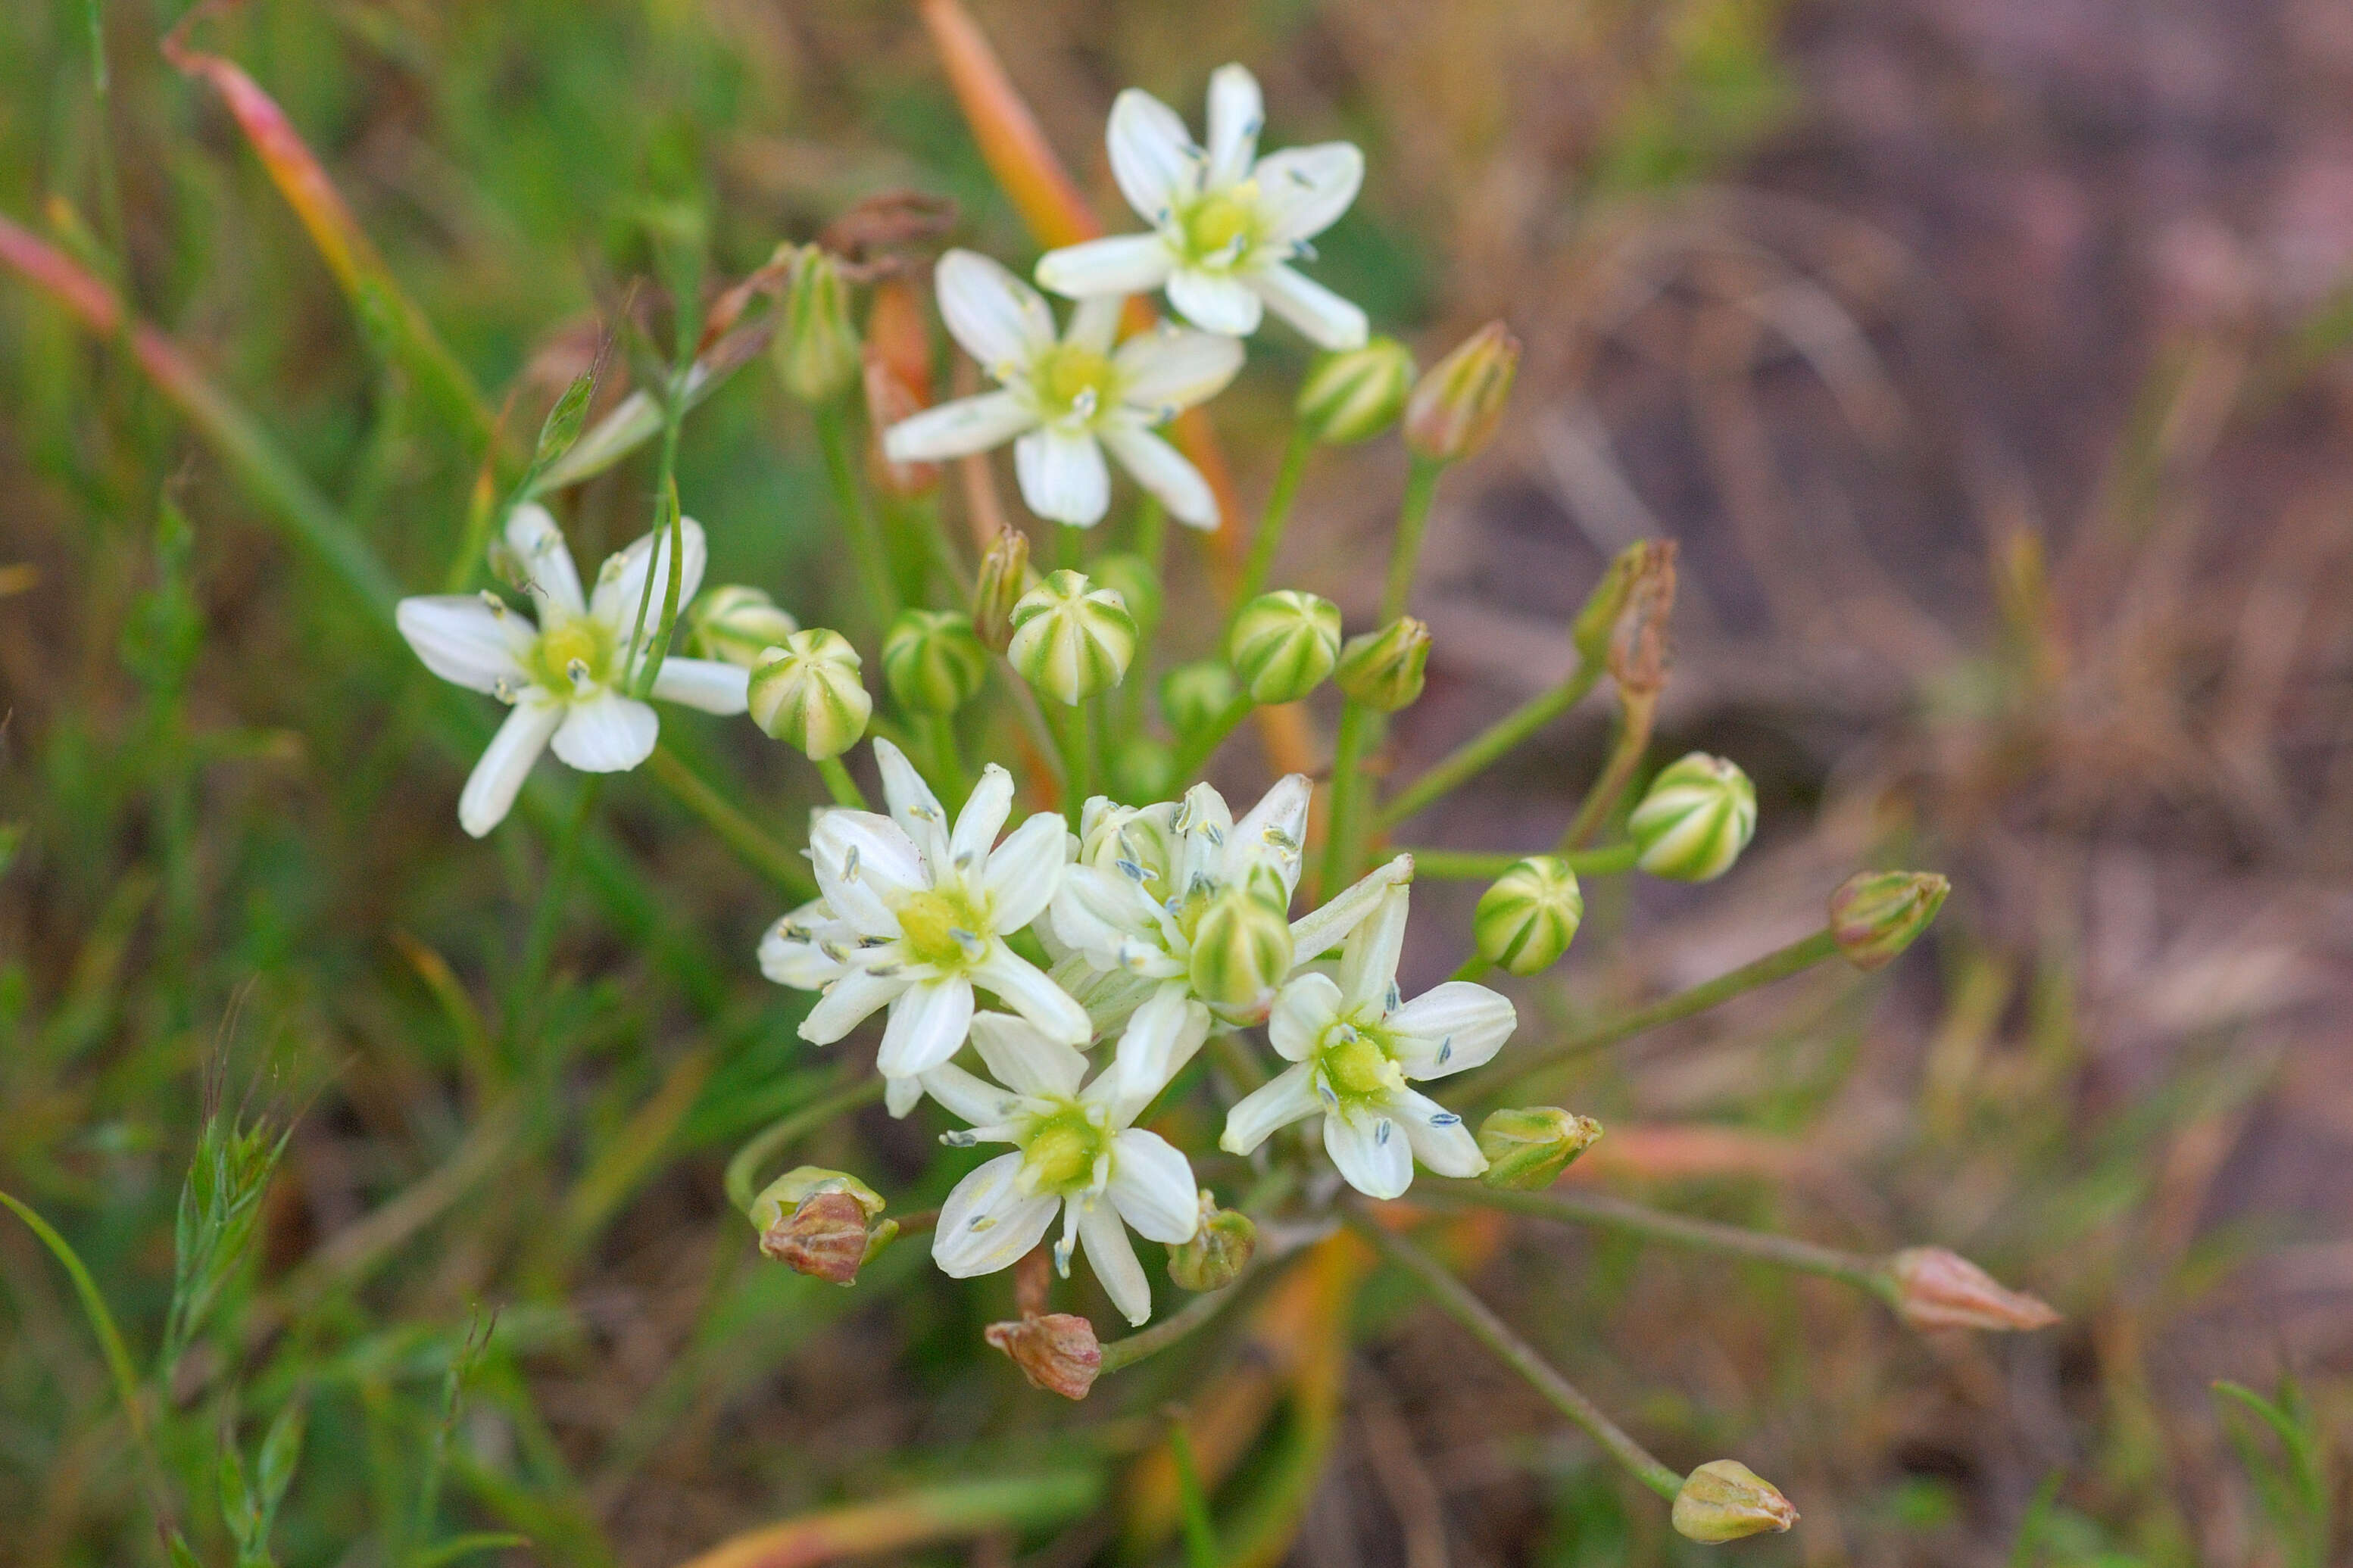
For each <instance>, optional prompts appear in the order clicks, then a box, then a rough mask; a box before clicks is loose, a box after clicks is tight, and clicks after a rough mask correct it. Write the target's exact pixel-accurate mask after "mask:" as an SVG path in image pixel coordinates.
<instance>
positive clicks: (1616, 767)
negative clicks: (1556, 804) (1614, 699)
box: [1553, 686, 1659, 855]
mask: <svg viewBox="0 0 2353 1568" xmlns="http://www.w3.org/2000/svg"><path fill="white" fill-rule="evenodd" d="M1619 701H1620V708H1621V715H1620V720H1619V724H1618V739H1617V741H1616V742H1614V743H1613V744H1612V745H1611V747H1610V748H1609V761H1608V762H1607V763H1603V764H1602V768H1601V776H1600V777H1599V778H1598V779H1596V780H1594V781H1593V787H1592V788H1591V789H1589V790H1588V791H1587V792H1586V795H1585V799H1584V800H1583V801H1582V802H1581V803H1579V804H1578V805H1577V816H1576V817H1575V818H1574V819H1573V820H1571V821H1570V823H1569V825H1568V827H1567V831H1565V832H1563V833H1562V834H1561V836H1560V846H1559V847H1558V848H1556V849H1555V850H1554V851H1553V853H1554V854H1556V855H1567V854H1568V853H1569V852H1570V851H1572V850H1574V849H1577V848H1578V847H1582V846H1583V845H1584V843H1585V841H1586V840H1587V839H1588V838H1590V837H1593V836H1594V835H1595V834H1596V833H1599V832H1600V831H1601V825H1602V823H1604V822H1605V821H1607V820H1609V812H1610V809H1611V808H1612V807H1613V806H1615V805H1617V804H1618V797H1619V796H1620V795H1623V794H1625V793H1626V785H1627V783H1628V782H1629V781H1630V780H1631V779H1632V778H1633V776H1634V770H1635V769H1636V768H1637V767H1639V766H1641V762H1642V753H1643V752H1647V751H1649V750H1650V749H1651V719H1652V718H1653V717H1654V716H1655V715H1656V714H1657V712H1658V709H1659V696H1658V693H1657V692H1655V691H1628V690H1626V689H1624V688H1623V687H1622V686H1620V689H1619Z"/></svg>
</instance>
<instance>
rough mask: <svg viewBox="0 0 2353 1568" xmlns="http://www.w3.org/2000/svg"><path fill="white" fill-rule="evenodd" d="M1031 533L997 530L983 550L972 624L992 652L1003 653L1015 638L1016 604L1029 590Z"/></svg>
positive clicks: (975, 592)
mask: <svg viewBox="0 0 2353 1568" xmlns="http://www.w3.org/2000/svg"><path fill="white" fill-rule="evenodd" d="M1030 576H1031V574H1030V571H1029V535H1028V534H1026V533H1024V532H1022V531H1020V530H1019V529H1018V528H1006V529H999V530H998V531H997V537H996V538H994V539H992V540H990V541H989V542H988V548H987V550H986V551H984V552H981V557H980V574H979V578H978V581H977V583H976V585H975V586H974V588H973V592H972V625H973V629H974V630H975V631H976V632H978V633H979V634H980V640H981V641H982V642H984V643H987V645H988V648H989V651H990V652H992V653H1003V652H1004V651H1005V650H1006V648H1007V647H1008V646H1010V645H1011V643H1012V641H1013V606H1014V605H1018V604H1019V603H1020V602H1021V595H1024V594H1026V593H1028V592H1029V579H1030Z"/></svg>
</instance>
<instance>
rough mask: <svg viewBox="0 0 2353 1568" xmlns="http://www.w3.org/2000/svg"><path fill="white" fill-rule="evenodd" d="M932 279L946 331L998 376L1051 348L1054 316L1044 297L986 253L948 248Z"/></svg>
mask: <svg viewBox="0 0 2353 1568" xmlns="http://www.w3.org/2000/svg"><path fill="white" fill-rule="evenodd" d="M932 279H933V286H934V288H935V289H937V290H938V293H939V300H940V318H941V320H943V321H946V322H947V324H948V331H950V332H952V333H954V334H955V341H956V342H958V343H961V344H962V345H963V346H964V352H965V353H968V354H970V355H971V356H972V357H973V358H974V359H975V360H976V361H978V362H979V363H980V367H981V368H982V369H983V370H986V371H987V372H988V373H989V374H992V375H996V376H997V377H998V378H999V379H1000V380H1001V379H1002V378H1003V376H1004V374H1005V373H1007V372H1008V371H1010V370H1013V369H1017V368H1018V367H1020V366H1022V365H1026V364H1028V363H1029V362H1030V361H1031V360H1033V359H1035V358H1036V357H1037V356H1038V355H1039V354H1041V353H1045V351H1046V350H1048V349H1050V348H1052V347H1053V346H1054V316H1053V312H1052V311H1050V310H1047V309H1046V301H1045V299H1044V298H1043V297H1042V296H1041V295H1039V292H1038V290H1036V289H1032V288H1031V287H1029V284H1027V283H1024V282H1023V281H1021V279H1018V278H1016V277H1015V276H1013V274H1012V273H1010V272H1008V271H1007V270H1006V269H1005V268H1003V267H1002V266H1000V265H998V264H997V262H995V261H992V260H991V259H989V258H987V257H986V256H982V255H979V254H977V253H976V252H974V251H969V250H951V251H949V252H948V253H947V254H946V255H944V256H943V257H941V258H940V264H939V268H938V269H937V270H936V271H934V273H933V275H932Z"/></svg>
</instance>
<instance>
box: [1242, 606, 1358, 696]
mask: <svg viewBox="0 0 2353 1568" xmlns="http://www.w3.org/2000/svg"><path fill="white" fill-rule="evenodd" d="M1226 651H1227V654H1228V656H1229V658H1231V659H1232V660H1233V666H1234V673H1235V674H1236V675H1239V676H1240V677H1241V680H1242V685H1243V686H1244V687H1245V688H1246V689H1248V690H1249V692H1250V700H1251V701H1253V702H1296V701H1298V700H1300V699H1301V698H1303V697H1304V696H1306V695H1307V694H1308V693H1309V692H1311V691H1313V690H1314V689H1316V688H1317V687H1319V686H1321V685H1323V684H1324V677H1325V676H1327V675H1329V674H1331V673H1332V667H1333V666H1334V665H1335V664H1336V663H1338V662H1339V658H1340V606H1339V605H1335V604H1334V603H1333V602H1332V601H1331V600H1329V599H1325V598H1321V597H1319V596H1317V595H1314V594H1303V593H1301V592H1300V591H1299V590H1298V589H1296V588H1282V589H1278V590H1276V591H1275V592H1274V593H1271V594H1261V595H1259V596H1258V597H1257V598H1255V599H1252V600H1251V601H1250V603H1249V604H1247V605H1243V606H1242V607H1241V609H1240V612H1238V613H1237V614H1236V615H1235V616H1234V632H1233V636H1232V637H1231V638H1229V640H1228V642H1227V645H1226Z"/></svg>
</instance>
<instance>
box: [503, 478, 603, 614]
mask: <svg viewBox="0 0 2353 1568" xmlns="http://www.w3.org/2000/svg"><path fill="white" fill-rule="evenodd" d="M506 533H507V548H508V549H509V550H512V551H513V552H514V555H515V560H516V562H517V563H520V564H521V566H522V591H523V592H524V593H526V594H528V595H531V596H532V599H533V601H534V602H535V603H537V604H540V605H554V607H555V608H556V609H559V610H561V611H563V612H564V613H565V615H567V616H576V615H579V614H580V613H581V612H582V611H584V610H586V608H587V607H588V601H587V600H586V599H584V598H582V597H581V596H580V569H579V568H578V567H576V566H575V565H573V564H572V552H571V550H570V549H568V548H567V547H566V546H565V542H564V531H563V530H562V529H560V528H558V527H556V526H555V519H554V518H553V517H551V516H549V515H548V511H547V509H546V508H545V507H543V506H542V505H540V504H539V503H538V502H537V501H531V500H527V501H525V502H523V503H522V505H521V506H519V507H517V508H515V509H514V510H512V511H511V512H509V513H507V529H506Z"/></svg>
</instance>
